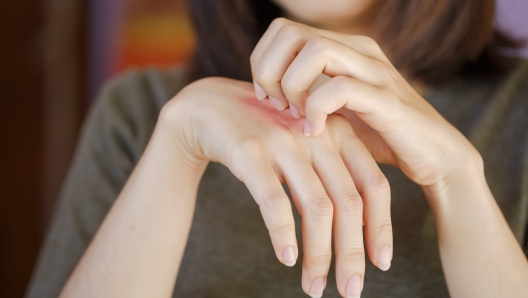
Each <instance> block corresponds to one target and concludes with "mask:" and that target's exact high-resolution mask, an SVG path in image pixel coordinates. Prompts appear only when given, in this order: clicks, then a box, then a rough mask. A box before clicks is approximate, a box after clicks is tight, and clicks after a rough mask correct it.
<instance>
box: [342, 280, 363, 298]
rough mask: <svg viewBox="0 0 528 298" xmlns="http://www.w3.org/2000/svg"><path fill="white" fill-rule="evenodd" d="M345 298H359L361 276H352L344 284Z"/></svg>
mask: <svg viewBox="0 0 528 298" xmlns="http://www.w3.org/2000/svg"><path fill="white" fill-rule="evenodd" d="M345 291H346V296H347V298H359V297H360V296H361V276H360V275H354V276H352V277H351V278H350V279H349V280H348V282H347V284H346V290H345Z"/></svg>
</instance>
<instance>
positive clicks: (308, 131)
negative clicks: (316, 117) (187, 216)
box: [304, 119, 312, 137]
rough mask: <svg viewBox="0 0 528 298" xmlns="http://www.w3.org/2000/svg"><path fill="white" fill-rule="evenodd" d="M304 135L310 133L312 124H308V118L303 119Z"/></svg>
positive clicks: (309, 134)
mask: <svg viewBox="0 0 528 298" xmlns="http://www.w3.org/2000/svg"><path fill="white" fill-rule="evenodd" d="M304 135H305V136H307V137H309V136H311V135H312V125H311V124H310V122H309V121H308V119H306V120H305V121H304Z"/></svg>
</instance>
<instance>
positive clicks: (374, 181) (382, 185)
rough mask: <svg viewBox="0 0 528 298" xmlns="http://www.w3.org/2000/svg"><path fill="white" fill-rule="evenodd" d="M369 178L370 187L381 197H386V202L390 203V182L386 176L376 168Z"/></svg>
mask: <svg viewBox="0 0 528 298" xmlns="http://www.w3.org/2000/svg"><path fill="white" fill-rule="evenodd" d="M370 180H371V185H372V186H371V187H373V188H374V189H376V191H377V192H378V194H379V195H381V196H382V197H387V198H388V203H390V193H391V190H390V184H389V180H387V177H385V175H384V174H383V172H382V171H381V170H377V171H376V172H375V173H374V174H373V175H372V178H371V179H370Z"/></svg>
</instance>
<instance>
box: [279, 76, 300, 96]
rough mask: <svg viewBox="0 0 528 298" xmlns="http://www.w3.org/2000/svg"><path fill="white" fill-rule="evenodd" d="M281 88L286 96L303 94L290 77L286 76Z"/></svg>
mask: <svg viewBox="0 0 528 298" xmlns="http://www.w3.org/2000/svg"><path fill="white" fill-rule="evenodd" d="M281 87H282V91H284V93H285V94H297V93H300V92H301V91H300V90H298V88H296V84H295V79H294V78H292V77H289V76H285V77H284V78H283V79H282V81H281Z"/></svg>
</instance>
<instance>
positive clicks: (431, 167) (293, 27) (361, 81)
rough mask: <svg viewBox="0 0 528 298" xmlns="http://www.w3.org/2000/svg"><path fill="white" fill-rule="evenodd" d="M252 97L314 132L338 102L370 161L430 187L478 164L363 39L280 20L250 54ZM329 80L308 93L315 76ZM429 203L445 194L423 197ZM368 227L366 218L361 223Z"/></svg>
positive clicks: (460, 140)
mask: <svg viewBox="0 0 528 298" xmlns="http://www.w3.org/2000/svg"><path fill="white" fill-rule="evenodd" d="M251 67H252V73H253V78H254V81H255V91H256V94H257V97H258V99H260V100H262V99H264V98H266V96H269V98H270V101H271V102H272V103H273V105H274V106H275V107H276V108H277V109H278V110H283V109H285V108H286V107H287V106H288V105H289V106H290V109H291V112H292V114H293V116H294V117H296V118H299V117H301V116H304V115H305V116H306V122H305V128H304V129H305V134H306V135H311V136H316V135H319V134H320V133H321V132H322V131H323V129H324V127H325V120H326V117H327V115H328V114H331V113H334V112H336V111H337V110H339V109H341V108H344V110H349V111H344V112H343V113H344V114H345V115H346V116H347V118H348V119H349V121H350V122H351V124H352V125H353V127H354V130H355V132H356V134H357V135H358V137H359V138H360V139H361V140H362V141H363V142H364V143H365V145H366V146H367V148H368V149H369V151H370V152H371V154H372V155H373V156H374V158H375V159H376V160H377V161H378V162H383V163H388V164H392V165H395V166H398V167H399V168H400V169H402V170H403V172H404V173H405V174H406V175H407V176H408V177H409V178H410V179H412V180H413V181H414V182H416V183H418V184H420V185H422V186H424V187H426V189H427V188H428V187H429V190H431V191H430V192H429V193H434V192H435V191H436V190H439V189H441V188H442V187H443V186H444V185H445V184H446V183H449V181H450V180H452V179H453V177H454V176H455V175H459V174H460V172H461V171H460V170H461V169H462V172H463V171H464V167H465V168H466V169H467V168H468V165H470V166H472V167H473V168H480V167H481V163H482V162H481V158H480V155H479V154H478V152H477V151H476V150H475V148H474V147H473V146H472V145H471V143H470V142H469V141H468V140H467V139H466V138H465V137H464V136H463V135H462V134H461V133H460V132H459V131H458V130H457V129H456V128H454V127H453V126H452V125H450V124H449V123H448V122H447V121H446V120H445V119H444V118H443V117H442V116H441V115H440V114H439V113H438V112H437V111H436V110H435V109H434V108H433V107H432V106H431V105H430V104H429V103H428V102H427V101H426V100H425V99H423V98H422V97H421V96H420V94H418V93H417V92H416V91H415V90H414V89H413V88H412V87H411V86H410V85H409V84H408V83H407V82H406V80H405V79H404V78H403V76H402V75H401V74H400V73H399V72H398V71H397V70H396V69H395V67H394V66H393V65H392V64H391V63H390V61H389V60H388V59H387V57H386V56H385V54H384V53H383V52H382V50H381V49H380V47H379V46H378V44H377V43H376V42H375V41H373V40H372V39H371V38H369V37H365V36H354V35H346V34H340V33H335V32H331V31H326V30H320V29H316V28H312V27H309V26H306V25H303V24H298V23H295V22H293V21H290V20H287V19H284V18H280V19H276V20H274V21H273V22H272V24H271V25H270V27H269V29H268V30H267V31H266V33H265V34H264V35H263V37H262V38H261V39H260V41H259V43H258V44H257V46H256V47H255V49H254V51H253V53H252V55H251ZM321 74H325V75H328V76H330V77H332V79H331V80H330V81H328V82H327V83H325V84H324V85H322V86H321V87H320V88H319V89H317V90H316V91H315V92H313V93H312V94H310V92H309V89H310V87H311V86H312V85H313V84H314V83H315V81H316V80H317V78H318V77H319V76H320V75H321ZM430 203H432V204H431V207H432V208H433V209H436V208H437V207H439V206H443V205H445V204H446V203H448V202H447V200H445V199H442V200H441V199H438V200H435V199H434V198H433V201H432V202H431V201H430ZM365 224H366V225H367V226H368V222H365Z"/></svg>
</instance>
